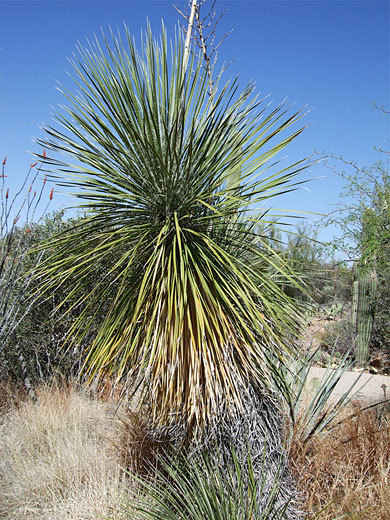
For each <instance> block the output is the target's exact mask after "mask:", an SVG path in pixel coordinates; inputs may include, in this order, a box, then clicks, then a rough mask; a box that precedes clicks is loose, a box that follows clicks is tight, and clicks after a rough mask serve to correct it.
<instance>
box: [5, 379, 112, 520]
mask: <svg viewBox="0 0 390 520" xmlns="http://www.w3.org/2000/svg"><path fill="white" fill-rule="evenodd" d="M112 434H113V424H112V419H110V417H109V414H108V407H107V404H106V403H102V402H101V401H98V400H97V399H93V398H91V397H89V396H87V394H86V393H83V392H81V391H76V390H75V389H74V388H73V387H71V386H68V387H65V388H59V387H57V386H52V387H47V386H46V387H43V388H39V389H38V390H37V402H36V403H34V402H33V401H32V400H31V399H30V400H25V401H24V402H22V403H21V404H20V405H19V406H18V407H17V408H15V407H14V408H13V409H12V410H10V411H8V412H6V413H5V414H4V415H3V416H2V417H1V424H0V453H1V457H0V518H6V519H12V520H22V519H23V520H30V519H31V520H32V519H34V520H65V519H66V520H87V519H95V518H101V517H104V516H105V515H108V514H110V515H113V514H114V513H115V518H118V519H119V518H121V515H120V513H119V512H117V503H118V496H119V493H120V489H121V486H120V481H121V474H120V469H119V466H118V465H117V463H116V460H115V456H114V453H113V450H112V443H111V441H110V436H112Z"/></svg>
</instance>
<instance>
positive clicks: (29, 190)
mask: <svg viewBox="0 0 390 520" xmlns="http://www.w3.org/2000/svg"><path fill="white" fill-rule="evenodd" d="M31 188H32V184H31V185H30V187H29V189H28V192H29V193H30V192H31Z"/></svg>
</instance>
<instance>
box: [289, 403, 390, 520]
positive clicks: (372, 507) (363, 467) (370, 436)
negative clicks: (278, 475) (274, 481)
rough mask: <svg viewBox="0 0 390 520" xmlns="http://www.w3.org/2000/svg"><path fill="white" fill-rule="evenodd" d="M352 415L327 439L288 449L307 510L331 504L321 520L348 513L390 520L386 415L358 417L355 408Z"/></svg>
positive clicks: (389, 415) (366, 519) (389, 422)
mask: <svg viewBox="0 0 390 520" xmlns="http://www.w3.org/2000/svg"><path fill="white" fill-rule="evenodd" d="M353 411H354V412H355V413H356V417H355V418H353V419H350V420H348V421H347V422H345V423H343V424H341V425H340V426H339V427H337V428H336V429H335V430H334V431H333V432H332V433H330V434H329V435H327V436H325V437H324V436H315V437H314V438H313V439H312V440H311V441H310V442H309V443H307V444H306V445H303V444H298V443H296V444H295V445H294V446H293V452H292V456H291V459H292V460H293V461H294V466H295V470H296V472H297V474H298V477H299V484H300V488H301V489H302V490H303V492H304V494H305V500H306V510H307V511H310V512H315V511H319V510H321V509H322V508H323V507H325V506H326V505H328V504H330V505H329V507H328V508H327V509H326V511H324V512H323V513H322V514H321V515H320V516H319V519H320V520H333V519H334V518H338V517H339V515H342V514H348V513H356V518H359V519H361V520H389V518H390V411H389V410H387V411H386V410H381V411H379V410H369V411H365V412H361V411H360V405H358V404H354V410H353ZM354 517H355V516H354V515H352V518H354Z"/></svg>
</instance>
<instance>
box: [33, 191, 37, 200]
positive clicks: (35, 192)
mask: <svg viewBox="0 0 390 520" xmlns="http://www.w3.org/2000/svg"><path fill="white" fill-rule="evenodd" d="M36 194H37V190H35V191H34V195H33V198H34V197H35V195H36Z"/></svg>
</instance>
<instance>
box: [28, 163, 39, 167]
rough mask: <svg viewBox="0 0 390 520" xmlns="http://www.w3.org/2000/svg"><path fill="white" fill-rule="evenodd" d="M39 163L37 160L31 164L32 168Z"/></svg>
mask: <svg viewBox="0 0 390 520" xmlns="http://www.w3.org/2000/svg"><path fill="white" fill-rule="evenodd" d="M37 164H38V163H37V162H35V163H34V164H30V168H34V166H36V165H37Z"/></svg>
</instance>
